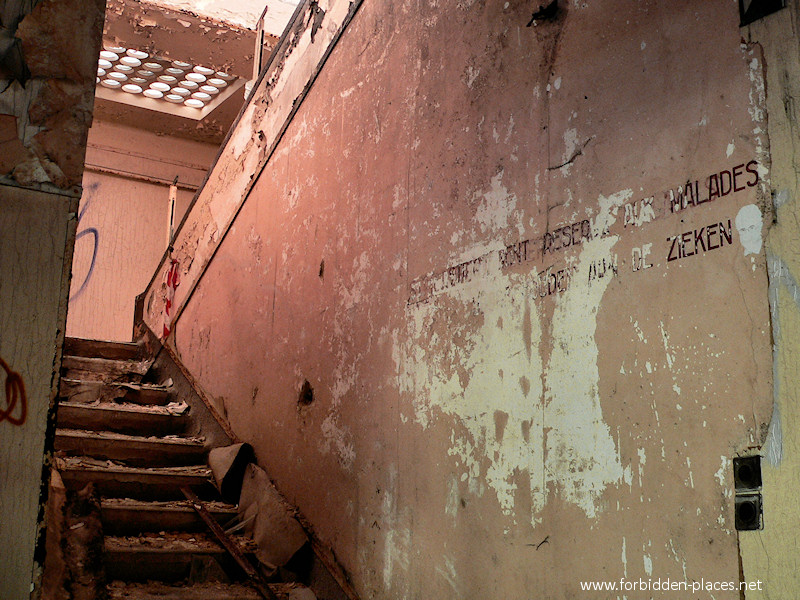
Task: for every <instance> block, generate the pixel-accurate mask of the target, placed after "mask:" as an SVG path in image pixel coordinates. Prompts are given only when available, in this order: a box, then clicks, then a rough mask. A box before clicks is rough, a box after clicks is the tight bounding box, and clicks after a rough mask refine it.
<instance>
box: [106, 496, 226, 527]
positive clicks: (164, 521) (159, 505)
mask: <svg viewBox="0 0 800 600" xmlns="http://www.w3.org/2000/svg"><path fill="white" fill-rule="evenodd" d="M205 507H206V509H208V511H209V512H210V513H211V515H212V516H213V517H214V518H215V519H216V521H217V522H218V523H219V524H220V525H222V526H223V527H225V526H227V525H228V524H229V523H231V522H232V521H234V520H235V519H236V518H237V517H238V515H239V512H238V510H237V508H236V506H234V505H232V504H227V503H225V502H207V503H205ZM101 509H102V517H103V531H104V532H105V533H107V534H114V535H130V534H134V533H140V532H152V531H206V530H207V525H206V524H205V523H204V522H203V520H202V519H201V518H200V516H199V515H198V514H197V511H195V510H194V508H192V505H191V503H190V502H188V501H186V500H183V501H174V502H148V501H144V500H135V499H131V498H104V499H103V500H102V501H101Z"/></svg>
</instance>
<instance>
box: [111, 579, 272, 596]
mask: <svg viewBox="0 0 800 600" xmlns="http://www.w3.org/2000/svg"><path fill="white" fill-rule="evenodd" d="M108 598H109V600H262V598H261V596H260V595H259V593H258V592H256V591H255V590H254V589H252V588H249V587H247V586H245V585H241V584H238V583H227V584H226V583H195V584H188V585H179V586H171V585H165V584H163V583H152V582H151V583H129V582H122V581H115V582H112V583H111V584H109V585H108Z"/></svg>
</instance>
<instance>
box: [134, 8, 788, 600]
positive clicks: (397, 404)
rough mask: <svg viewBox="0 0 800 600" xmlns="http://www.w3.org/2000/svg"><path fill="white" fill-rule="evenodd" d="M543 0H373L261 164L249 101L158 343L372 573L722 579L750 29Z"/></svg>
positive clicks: (745, 225)
mask: <svg viewBox="0 0 800 600" xmlns="http://www.w3.org/2000/svg"><path fill="white" fill-rule="evenodd" d="M559 4H560V5H561V6H562V12H561V13H560V14H559V16H558V17H557V18H556V19H555V20H549V21H542V22H539V23H537V24H536V26H534V27H526V24H527V23H528V22H529V20H530V18H531V12H532V10H531V5H530V3H523V2H508V3H499V2H496V3H479V2H460V3H446V4H444V5H442V4H440V5H438V6H429V5H428V4H427V3H423V4H419V3H413V2H405V3H400V4H398V3H393V2H382V1H374V2H371V1H368V2H365V3H364V4H363V6H362V7H361V9H360V10H359V12H358V13H357V15H356V17H355V19H354V21H353V23H352V25H351V26H350V27H349V28H348V29H347V30H346V31H345V34H344V36H343V38H342V40H341V42H340V43H339V45H338V46H337V47H336V48H335V50H334V52H333V54H332V55H331V58H330V60H329V61H328V63H327V64H326V65H325V67H324V69H323V70H322V73H321V75H320V77H319V79H318V80H317V81H316V82H315V84H314V87H313V88H312V90H311V93H310V95H309V96H308V98H307V99H306V100H305V102H304V103H303V105H302V106H301V108H300V110H299V112H298V114H297V115H296V116H295V118H294V120H293V121H292V123H291V125H290V126H289V128H288V130H287V132H286V134H285V135H284V137H283V138H282V140H281V142H280V145H279V146H278V149H277V151H276V152H275V154H274V155H272V157H271V158H270V159H269V161H268V162H267V163H266V166H265V167H264V169H263V171H259V170H256V172H255V173H254V172H253V171H252V170H250V169H251V167H250V166H248V165H253V164H257V162H258V160H260V157H261V155H260V154H259V153H260V152H263V148H262V147H261V145H260V144H259V142H258V141H257V140H258V139H260V138H261V137H263V135H262V133H261V132H262V131H263V130H267V129H269V127H273V129H274V125H275V123H269V124H268V126H265V125H264V124H263V123H262V122H260V121H259V120H258V119H259V118H262V117H263V119H264V120H265V121H269V115H270V113H269V110H267V112H266V115H262V114H261V113H258V112H257V111H256V110H255V109H253V114H252V115H250V116H249V117H248V118H247V119H244V120H243V121H242V123H240V125H239V128H238V130H237V132H236V134H235V135H234V136H233V137H232V141H231V144H232V145H233V147H234V151H233V153H234V154H235V155H236V156H235V159H234V158H227V159H226V160H225V161H223V162H222V163H221V164H219V165H218V166H217V167H216V168H215V171H216V172H218V173H222V175H220V177H222V176H224V177H227V180H228V181H238V180H239V179H241V180H245V181H247V182H248V184H249V182H250V179H251V176H252V177H257V180H256V181H255V184H254V187H253V188H252V191H251V192H250V194H249V197H248V198H247V201H246V202H245V204H244V206H243V208H242V210H241V212H240V213H239V214H238V216H237V217H236V218H235V221H234V223H233V226H232V228H231V229H230V231H229V232H227V234H226V233H225V232H221V231H219V230H218V229H217V228H216V223H217V222H219V221H221V218H220V216H219V214H217V213H214V211H213V208H211V209H209V208H207V207H206V208H204V209H203V210H204V211H208V213H207V214H206V213H204V214H203V215H200V216H197V220H196V221H193V223H195V225H193V228H192V230H191V231H190V232H188V233H187V236H186V239H185V240H184V245H183V247H184V248H188V249H191V248H196V247H198V244H200V245H202V244H205V243H207V242H208V241H209V240H211V241H212V242H216V241H217V240H219V239H220V237H221V236H224V237H223V241H222V243H221V245H220V247H219V250H218V251H217V253H216V255H214V256H213V259H212V260H211V262H210V264H209V267H208V270H207V271H205V273H204V274H203V275H202V277H201V278H200V279H199V283H198V285H197V288H196V290H195V291H194V293H193V294H192V295H191V297H190V299H189V300H188V303H187V304H186V307H185V309H184V312H183V313H182V314H181V315H180V318H179V320H178V322H177V324H176V325H175V327H174V333H173V336H171V337H170V338H169V340H168V343H171V344H173V345H174V346H175V347H176V349H177V351H178V352H179V353H180V356H181V357H182V359H183V361H184V362H185V364H186V366H187V367H188V368H189V370H190V371H191V372H192V374H193V375H194V377H195V378H196V379H197V381H198V382H199V384H200V385H201V386H202V387H203V388H204V390H205V391H206V392H207V393H209V394H210V395H211V396H212V397H213V398H214V400H215V402H216V403H217V405H218V407H219V408H220V410H221V411H222V412H223V413H224V414H225V415H226V416H227V418H228V419H229V421H230V424H231V426H232V427H233V429H234V431H235V432H236V433H237V434H238V435H239V436H240V437H241V438H242V439H244V440H246V441H249V442H250V443H252V444H253V445H254V446H255V448H256V451H257V455H258V458H259V462H260V463H261V464H263V465H264V466H265V467H266V469H267V470H268V472H269V473H270V475H271V477H273V478H274V479H275V481H276V483H277V485H278V487H279V489H280V490H281V491H283V492H284V493H285V494H286V495H287V496H288V498H289V500H290V501H291V502H293V503H296V504H297V505H298V506H299V508H300V509H301V511H303V512H304V513H305V515H306V516H307V517H308V518H309V520H310V521H311V522H312V523H313V524H314V527H315V531H316V532H317V533H318V535H319V536H320V537H321V538H322V539H323V541H325V542H326V543H329V544H330V545H331V546H332V547H333V548H334V550H335V552H336V555H337V556H338V558H339V559H340V560H341V561H342V563H343V564H344V566H345V567H346V568H347V569H348V570H349V571H350V573H351V574H352V576H353V581H354V584H355V585H356V587H357V589H358V590H359V592H360V593H361V594H362V596H363V597H365V598H367V597H380V598H408V597H430V598H528V597H531V593H533V592H532V590H536V591H537V592H536V593H539V591H541V595H543V596H553V597H570V596H572V595H577V594H578V593H579V592H578V589H579V587H578V586H579V581H580V580H599V579H609V580H619V579H620V578H623V577H624V578H629V579H633V578H634V577H651V576H652V577H659V578H667V577H669V578H671V579H677V580H680V581H685V580H699V579H701V578H705V579H707V580H718V581H723V580H724V581H729V580H738V578H739V561H738V537H737V536H738V534H737V532H736V531H735V530H734V526H733V497H732V496H733V487H732V471H731V458H732V457H734V456H736V455H738V454H741V453H744V452H747V451H751V449H753V448H758V447H759V446H760V445H761V444H762V443H763V442H764V438H765V435H766V431H767V427H768V424H769V420H770V414H771V403H772V400H771V394H770V391H771V387H770V386H771V349H770V328H769V313H768V303H767V276H766V267H765V255H764V250H763V245H762V244H761V240H762V237H763V232H764V230H766V228H767V227H768V225H769V224H770V223H771V215H770V211H771V206H770V201H769V190H768V187H767V178H768V176H769V172H768V170H767V165H768V164H769V160H768V157H767V153H766V140H765V138H764V113H763V103H764V89H763V81H762V64H761V62H760V60H759V54H758V52H757V49H755V48H750V47H748V46H746V45H742V43H741V36H740V32H739V29H738V14H737V10H736V5H735V3H731V2H723V1H722V0H720V1H714V2H705V3H702V4H698V3H689V2H678V3H656V2H636V1H623V0H620V1H610V0H609V1H606V2H600V1H597V2H593V1H589V2H569V3H563V2H562V3H559ZM321 6H322V8H324V9H325V10H327V11H331V12H333V11H334V10H335V9H336V7H337V6H340V4H337V2H336V1H335V0H331V2H328V3H321ZM326 18H327V17H326ZM311 21H312V20H311V19H309V21H308V22H311ZM711 23H713V24H714V26H713V27H710V26H709V24H711ZM323 29H324V26H323ZM304 35H305V34H304ZM303 44H307V45H306V46H303ZM310 44H311V42H310V41H308V40H307V35H306V37H303V38H302V39H301V41H300V42H299V43H298V46H297V47H298V48H300V49H303V48H308V47H310ZM298 52H299V50H298ZM297 63H298V65H299V66H297V67H296V68H298V69H300V68H303V65H301V64H300V63H302V61H300V60H299V59H298V61H297ZM265 93H269V92H265ZM262 99H263V98H262V97H260V96H259V97H257V98H256V99H255V101H254V103H253V106H256V107H262V106H263V105H264V104H266V103H265V102H264V103H261V101H262ZM271 106H273V107H274V106H275V104H272V105H271ZM251 108H252V107H251ZM249 114H250V113H248V115H249ZM250 117H252V118H250ZM242 140H250V141H252V145H251V146H247V144H246V143H243V142H242ZM248 143H249V142H248ZM734 176H735V178H736V180H735V182H734V180H733V178H734ZM237 177H238V178H239V179H237ZM729 178H730V179H729ZM721 179H723V180H724V181H726V182H727V183H726V184H725V187H726V189H725V190H724V193H720V189H719V187H717V186H718V185H719V182H720V180H721ZM220 180H221V179H220ZM687 182H692V183H694V182H697V188H696V189H697V190H698V192H697V194H696V195H695V196H693V202H691V203H689V204H685V203H684V204H681V203H680V202H679V203H678V204H673V203H672V202H671V198H674V197H676V196H677V194H678V193H679V188H680V193H685V192H686V183H687ZM243 187H244V186H243ZM694 189H695V187H694V185H693V186H692V190H693V191H694ZM204 193H207V194H208V195H209V196H211V197H213V196H215V195H216V196H217V197H219V198H230V199H232V200H231V202H233V199H236V198H238V195H239V194H242V193H244V192H243V189H240V188H239V187H235V188H233V189H230V188H214V189H210V190H206V191H205V192H204ZM210 202H211V204H210V206H214V205H213V201H210ZM201 217H204V218H205V220H203V218H201ZM204 223H205V227H204V226H203V224H204ZM194 234H196V235H197V236H198V237H197V238H192V237H191V236H192V235H194ZM203 236H205V237H203ZM678 245H679V246H678ZM203 247H204V248H205V247H206V246H203ZM678 248H680V249H678ZM202 254H203V255H202V257H200V256H197V255H195V254H192V253H191V252H190V250H186V254H184V255H182V256H181V260H182V262H181V268H182V269H183V271H184V272H190V271H191V270H192V269H193V270H194V272H197V271H198V270H202V269H199V267H198V265H197V263H196V262H195V261H196V260H200V259H201V258H202V259H203V260H205V258H207V255H208V254H209V253H207V252H206V251H205V250H204V251H203V253H202ZM323 263H324V265H323ZM192 283H193V282H192V281H186V282H184V283H182V285H184V286H185V287H184V291H183V292H181V293H183V294H185V293H188V292H186V291H185V290H190V289H191V285H192ZM162 292H163V291H162V290H161V289H159V288H158V286H157V285H156V286H155V287H153V288H151V289H150V291H149V292H148V294H149V295H148V303H150V304H149V305H148V306H150V308H152V306H156V305H157V301H162V300H163V298H162V299H159V298H160V296H159V294H162ZM154 298H155V299H156V301H154ZM150 308H148V307H146V308H145V310H150ZM151 316H152V315H151ZM305 381H308V382H309V383H310V384H311V386H312V387H313V390H314V400H313V402H311V403H310V404H309V403H303V402H299V401H298V400H299V396H300V395H301V394H300V391H301V389H302V387H303V384H304V382H305ZM715 597H717V598H730V599H733V598H738V597H739V594H738V591H736V592H735V593H734V592H731V593H720V594H719V595H716V594H715Z"/></svg>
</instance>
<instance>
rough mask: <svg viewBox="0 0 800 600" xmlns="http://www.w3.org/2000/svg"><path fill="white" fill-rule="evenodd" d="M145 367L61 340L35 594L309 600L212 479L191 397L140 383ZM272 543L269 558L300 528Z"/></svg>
mask: <svg viewBox="0 0 800 600" xmlns="http://www.w3.org/2000/svg"><path fill="white" fill-rule="evenodd" d="M152 364H153V361H152V360H150V359H148V357H147V356H145V352H144V351H143V349H142V347H141V346H140V345H138V344H125V343H115V342H102V341H93V340H77V339H67V341H66V343H65V349H64V358H63V361H62V379H61V382H60V386H59V390H60V392H59V408H58V413H57V423H56V436H55V460H54V464H55V469H54V475H53V477H52V478H51V488H50V489H51V493H50V502H49V505H48V532H47V548H48V556H47V561H46V567H45V576H44V584H43V590H44V594H43V598H44V600H73V599H74V600H79V599H80V600H82V599H83V598H86V599H87V600H89V599H90V598H91V599H93V600H102V599H104V598H108V599H110V600H189V599H192V600H212V599H213V600H255V599H258V598H267V599H268V600H273V599H275V598H278V599H280V600H314V599H315V598H316V596H315V594H314V593H313V592H312V591H311V590H310V589H309V588H308V587H306V586H304V585H301V584H299V583H285V582H284V583H281V582H279V581H276V580H275V579H276V576H277V574H278V569H276V568H273V567H275V566H276V565H273V564H270V565H267V566H266V567H265V566H264V565H262V564H261V563H260V562H259V561H258V560H257V557H258V556H259V555H261V556H264V553H263V551H261V549H260V548H259V547H258V545H257V543H256V541H255V540H254V539H253V536H252V535H251V533H248V531H249V532H252V527H250V528H248V527H245V525H247V523H243V522H242V516H241V514H240V513H241V511H240V508H239V507H238V506H237V504H236V503H237V502H238V500H239V498H238V493H237V494H236V497H235V498H231V497H227V498H226V500H227V501H225V500H223V498H222V496H221V495H220V494H219V492H218V490H217V488H216V487H215V485H214V480H213V477H212V470H211V469H210V468H209V467H208V466H207V459H208V453H209V450H211V449H212V448H211V447H210V446H211V445H212V444H211V443H209V441H208V438H207V437H206V436H204V435H202V434H199V433H198V428H197V427H195V426H194V419H195V418H196V417H197V415H196V414H194V413H196V407H195V405H193V404H192V403H191V402H189V403H187V401H186V399H184V398H176V397H174V396H175V393H174V388H173V386H172V381H171V380H170V379H168V378H167V379H165V380H163V381H159V380H156V381H149V379H150V378H157V377H158V374H154V373H153V370H152V369H151V366H152ZM193 411H194V412H193ZM200 433H202V432H200ZM253 468H255V467H254V465H248V466H247V467H246V469H245V467H241V468H240V470H241V473H242V475H241V476H240V477H239V482H238V487H239V489H241V477H243V476H244V472H245V470H247V472H248V473H250V472H251V471H252V470H253ZM250 479H252V476H250ZM62 481H63V484H62V483H61V482H62ZM234 487H235V485H234ZM228 496H230V494H228ZM231 500H233V502H231ZM260 518H261V519H262V520H263V517H260ZM258 519H259V517H258V516H253V517H252V519H251V520H255V521H257V522H258ZM262 529H263V527H262ZM284 529H286V527H285V526H284ZM298 530H299V533H298ZM301 536H302V537H301ZM282 543H283V544H284V545H283V548H284V554H283V555H282V556H281V557H279V558H280V562H279V564H277V566H283V564H285V563H286V562H287V561H288V560H289V558H291V554H292V553H293V551H292V550H287V548H289V549H291V548H294V549H295V550H296V549H297V548H298V547H299V546H302V545H303V544H306V543H307V540H306V538H305V535H304V534H303V532H302V528H300V527H299V525H298V526H297V530H292V536H290V539H289V541H288V546H287V545H286V543H287V542H282ZM70 553H71V554H72V557H70V556H69V554H70ZM269 556H273V555H269ZM237 560H238V563H237ZM242 560H244V561H245V562H244V563H242ZM76 561H77V562H78V563H80V564H78V565H76V564H71V562H72V563H74V562H76ZM265 575H266V576H269V577H270V579H269V583H267V579H266V578H265Z"/></svg>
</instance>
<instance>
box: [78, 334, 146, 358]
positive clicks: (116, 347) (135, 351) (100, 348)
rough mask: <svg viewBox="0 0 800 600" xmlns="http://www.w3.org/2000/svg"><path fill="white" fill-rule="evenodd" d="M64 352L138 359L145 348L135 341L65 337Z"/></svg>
mask: <svg viewBox="0 0 800 600" xmlns="http://www.w3.org/2000/svg"><path fill="white" fill-rule="evenodd" d="M64 354H65V355H70V356H85V357H95V358H110V359H112V360H136V359H140V358H142V357H143V355H144V348H143V347H142V346H140V345H139V344H135V343H133V342H111V341H106V340H89V339H84V338H73V337H68V338H65V339H64Z"/></svg>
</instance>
